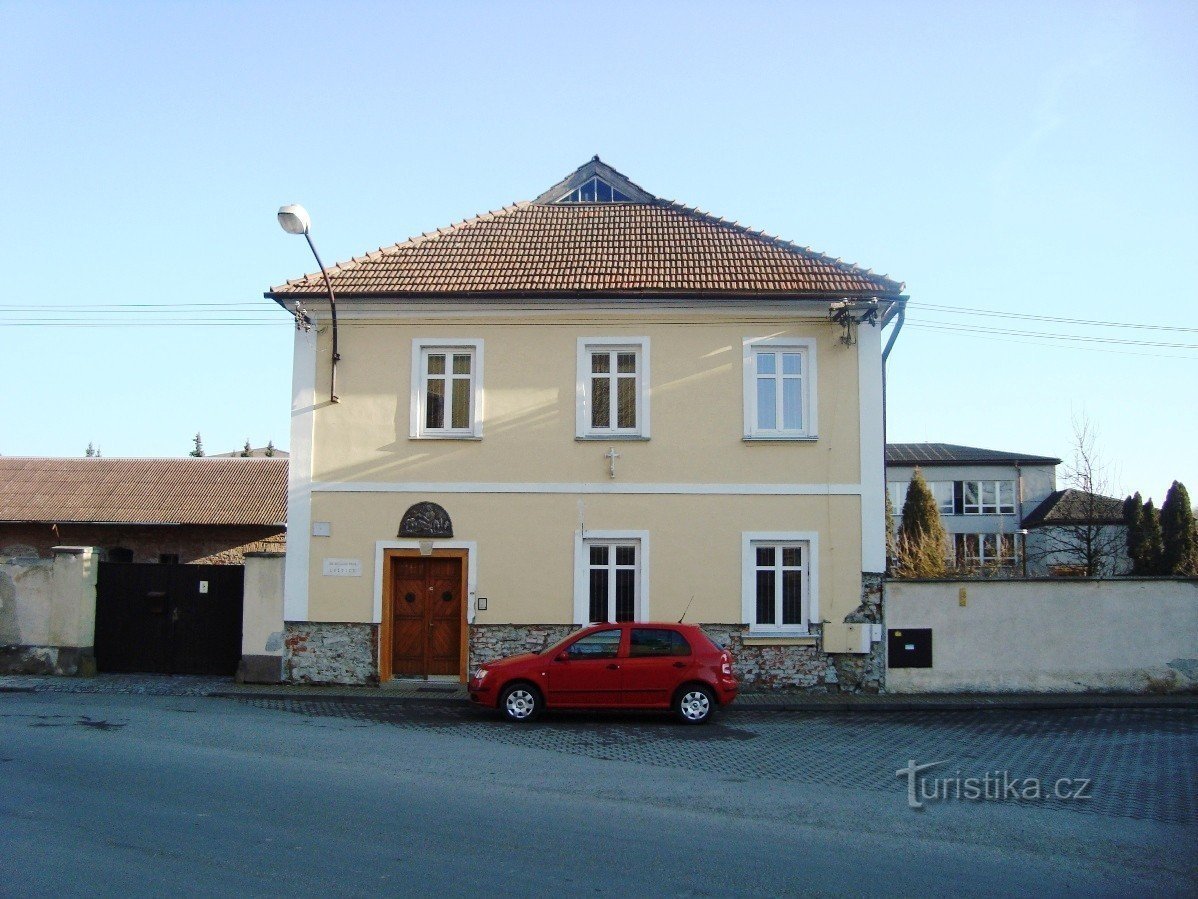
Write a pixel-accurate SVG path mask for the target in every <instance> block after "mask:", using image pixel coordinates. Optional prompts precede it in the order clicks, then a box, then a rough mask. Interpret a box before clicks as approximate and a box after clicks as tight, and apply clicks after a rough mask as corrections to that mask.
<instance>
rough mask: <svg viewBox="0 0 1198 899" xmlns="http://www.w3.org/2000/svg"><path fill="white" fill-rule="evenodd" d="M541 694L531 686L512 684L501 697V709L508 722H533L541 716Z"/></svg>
mask: <svg viewBox="0 0 1198 899" xmlns="http://www.w3.org/2000/svg"><path fill="white" fill-rule="evenodd" d="M541 705H542V703H541V694H540V693H538V692H537V688H536V687H534V686H532V685H531V684H512V685H511V686H510V687H507V688H506V689H505V690H504V691H503V693H502V694H501V695H500V697H499V709H500V711H501V712H503V717H504V718H506V719H507V720H508V721H532V720H533V719H534V718H536V717H537V715H539V714H541Z"/></svg>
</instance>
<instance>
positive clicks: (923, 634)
mask: <svg viewBox="0 0 1198 899" xmlns="http://www.w3.org/2000/svg"><path fill="white" fill-rule="evenodd" d="M886 667H887V668H931V667H932V629H931V628H930V627H904V628H902V629H892V630H889V631H887V632H886Z"/></svg>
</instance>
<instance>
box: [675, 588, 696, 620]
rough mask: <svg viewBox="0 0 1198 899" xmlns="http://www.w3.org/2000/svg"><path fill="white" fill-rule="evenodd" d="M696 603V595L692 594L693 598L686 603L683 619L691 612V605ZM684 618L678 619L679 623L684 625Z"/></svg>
mask: <svg viewBox="0 0 1198 899" xmlns="http://www.w3.org/2000/svg"><path fill="white" fill-rule="evenodd" d="M694 601H695V594H693V593H692V594H691V598H690V599H688V600H687V602H686V608H685V609H683V610H682V618H685V617H686V613H687V612H689V611H690V610H691V603H692V602H694ZM682 618H679V619H678V623H679V624H682Z"/></svg>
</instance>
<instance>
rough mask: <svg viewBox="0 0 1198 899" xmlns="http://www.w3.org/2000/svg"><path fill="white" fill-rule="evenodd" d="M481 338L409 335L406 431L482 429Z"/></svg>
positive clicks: (463, 433)
mask: <svg viewBox="0 0 1198 899" xmlns="http://www.w3.org/2000/svg"><path fill="white" fill-rule="evenodd" d="M482 406H483V342H482V341H481V340H459V339H455V338H447V339H440V338H437V339H434V338H419V337H418V338H416V339H415V340H413V341H412V409H411V428H410V430H409V435H410V436H411V437H436V438H478V437H482V435H483V414H482Z"/></svg>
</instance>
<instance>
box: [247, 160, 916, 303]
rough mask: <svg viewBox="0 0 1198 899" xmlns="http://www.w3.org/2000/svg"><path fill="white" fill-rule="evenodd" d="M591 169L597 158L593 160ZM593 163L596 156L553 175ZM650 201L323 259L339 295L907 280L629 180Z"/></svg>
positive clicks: (850, 291) (292, 293)
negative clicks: (663, 196) (660, 195)
mask: <svg viewBox="0 0 1198 899" xmlns="http://www.w3.org/2000/svg"><path fill="white" fill-rule="evenodd" d="M596 165H597V166H598V168H595V166H596ZM591 171H598V172H599V173H600V174H603V175H605V176H606V175H608V174H614V175H615V176H617V178H619V179H622V176H619V174H618V173H615V172H614V170H613V169H610V167H608V166H606V165H603V164H602V163H599V162H598V159H596V160H594V163H592V164H588V166H584V167H583V168H582V169H579V171H578V172H576V173H575V176H570V177H569V178H567V179H566V181H563V182H561V183H560V185H558V187H559V188H561V187H564V186H568V184H570V183H574V182H573V181H571V179H572V178H573V179H574V181H577V180H578V178H577V177H576V176H585V175H587V174H589V173H590V172H591ZM620 187H621V189H624V190H626V191H627V192H629V193H633V194H634V195H636V196H645V197H649V199H648V200H647V201H645V202H632V203H626V202H615V203H612V202H608V203H579V202H570V203H561V202H546V201H544V198H545V197H546V196H549V194H548V193H547V194H545V195H543V196H542V197H541V198H539V199H538V200H536V201H533V202H523V203H516V204H514V205H512V206H507V207H504V208H503V209H499V210H497V211H494V212H489V213H486V214H485V215H480V216H477V217H476V218H472V219H468V220H466V221H463V222H459V223H458V224H455V225H451V226H450V227H448V228H441V229H439V230H437V231H434V232H432V233H429V234H423V235H421V236H420V237H414V238H412V239H410V240H407V241H405V242H403V243H398V244H395V245H394V246H390V247H385V248H384V247H380V248H379V249H378V250H377V251H375V252H373V253H368V254H366V255H365V256H362V257H355V258H353V259H352V260H350V261H348V262H342V263H340V264H338V265H336V266H333V267H331V268H330V269H329V276H330V279H331V281H332V284H333V290H334V292H335V293H336V294H337V296H338V298H341V297H346V298H349V297H355V296H357V297H390V296H396V297H401V296H411V295H426V296H427V295H434V296H436V295H450V294H457V295H462V294H465V295H475V296H476V297H481V296H485V295H491V296H494V295H502V294H521V295H527V294H544V295H559V294H580V293H582V294H585V293H602V294H611V293H620V292H634V293H655V292H672V293H685V294H702V293H703V292H707V291H710V292H717V291H718V292H721V293H724V292H729V291H731V292H737V293H752V294H756V293H766V294H778V293H781V294H809V295H813V296H820V297H823V296H827V295H833V296H845V295H848V296H853V295H871V296H873V295H879V294H882V295H887V294H898V293H900V292H901V291H902V289H903V285H902V284H900V283H899V282H897V281H893V280H891V279H890V278H887V277H885V276H882V275H876V274H874V273H873V272H870V271H869V270H867V269H863V268H860V267H858V266H856V265H851V264H849V263H846V262H842V261H840V260H839V259H832V258H830V257H828V256H824V255H822V254H820V253H817V252H815V251H813V250H810V249H808V248H806V247H800V246H796V245H794V244H792V243H789V242H787V241H784V240H782V239H780V238H777V237H772V236H770V235H767V234H764V233H763V232H760V231H752V230H750V229H748V228H746V227H743V226H742V225H739V224H737V223H735V222H726V221H724V220H723V219H720V218H717V217H715V216H712V215H708V214H707V213H705V212H701V211H699V210H697V209H692V208H690V207H687V206H683V205H681V204H678V203H672V202H668V201H663V200H659V199H657V198H655V197H652V195H650V194H647V193H645V192H644V191H643V190H641V189H640V188H638V187H636V185H633V184H631V182H627V181H624V180H621V181H620ZM308 295H312V296H315V297H323V296H324V295H325V287H324V282H323V280H322V278H321V275H320V273H319V272H316V273H314V274H310V275H306V276H304V277H303V278H297V279H295V280H292V281H288V282H287V283H286V284H283V285H280V286H278V287H275V288H272V289H271V290H270V291H269V292H267V294H266V296H268V297H270V298H272V299H284V298H288V297H303V296H308Z"/></svg>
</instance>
